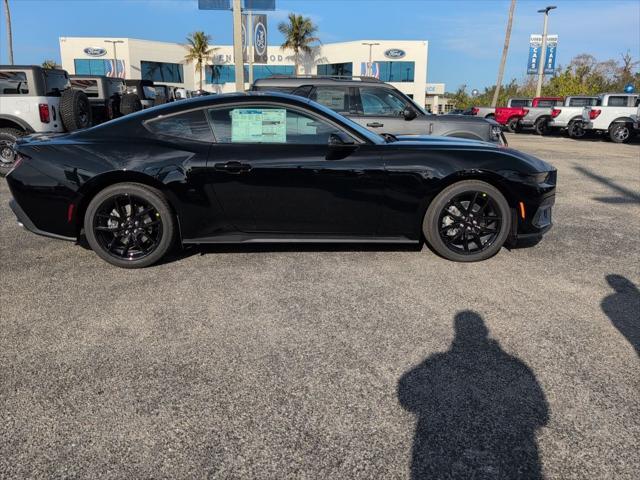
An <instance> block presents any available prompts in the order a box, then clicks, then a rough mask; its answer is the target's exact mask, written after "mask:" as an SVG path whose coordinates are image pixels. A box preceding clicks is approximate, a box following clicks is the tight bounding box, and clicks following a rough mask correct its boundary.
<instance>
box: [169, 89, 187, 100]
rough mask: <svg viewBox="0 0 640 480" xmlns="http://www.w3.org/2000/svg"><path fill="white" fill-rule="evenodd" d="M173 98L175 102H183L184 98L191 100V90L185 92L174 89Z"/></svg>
mask: <svg viewBox="0 0 640 480" xmlns="http://www.w3.org/2000/svg"><path fill="white" fill-rule="evenodd" d="M173 96H174V97H175V99H176V100H184V99H186V98H191V90H187V89H186V88H179V87H176V88H175V89H174V91H173Z"/></svg>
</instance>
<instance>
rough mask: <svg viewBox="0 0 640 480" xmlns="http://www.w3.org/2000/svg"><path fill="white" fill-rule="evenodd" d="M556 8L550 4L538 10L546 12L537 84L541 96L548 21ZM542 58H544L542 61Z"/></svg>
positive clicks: (538, 93)
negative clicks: (550, 13)
mask: <svg viewBox="0 0 640 480" xmlns="http://www.w3.org/2000/svg"><path fill="white" fill-rule="evenodd" d="M554 8H558V7H556V6H554V5H550V6H548V7H546V8H543V9H542V10H538V13H544V26H543V27H542V51H541V52H540V57H539V58H538V84H537V85H536V97H539V96H540V94H541V93H542V79H543V78H544V66H545V63H546V57H547V23H548V21H549V11H550V10H553V9H554ZM540 59H542V61H541V60H540Z"/></svg>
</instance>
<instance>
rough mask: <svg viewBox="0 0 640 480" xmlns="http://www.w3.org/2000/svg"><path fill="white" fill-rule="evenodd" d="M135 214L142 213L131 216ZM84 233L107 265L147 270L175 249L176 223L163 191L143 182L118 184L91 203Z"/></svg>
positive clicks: (101, 193) (86, 215)
mask: <svg viewBox="0 0 640 480" xmlns="http://www.w3.org/2000/svg"><path fill="white" fill-rule="evenodd" d="M132 211H135V212H137V213H138V214H137V215H131V212H132ZM137 222H140V223H137ZM84 231H85V236H86V238H87V242H88V243H89V245H90V246H91V248H92V250H93V251H94V252H95V253H96V254H97V255H98V256H99V257H100V258H102V259H103V260H105V261H106V262H108V263H110V264H112V265H115V266H117V267H122V268H144V267H148V266H150V265H153V264H154V263H156V262H157V261H158V260H160V259H161V258H162V257H164V255H165V254H166V253H167V252H168V251H169V250H170V249H171V247H172V245H173V243H174V240H175V237H176V221H175V218H174V215H173V213H172V211H171V207H170V206H169V203H168V202H167V199H166V198H165V196H164V195H163V194H162V192H160V191H159V190H157V189H155V188H151V187H149V186H147V185H143V184H140V183H117V184H115V185H111V186H110V187H107V188H105V189H104V190H102V191H100V192H99V193H98V194H97V195H96V196H95V197H94V198H93V199H92V200H91V202H90V203H89V205H88V207H87V211H86V212H85V215H84Z"/></svg>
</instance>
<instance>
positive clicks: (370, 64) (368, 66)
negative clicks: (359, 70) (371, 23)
mask: <svg viewBox="0 0 640 480" xmlns="http://www.w3.org/2000/svg"><path fill="white" fill-rule="evenodd" d="M362 45H369V63H367V76H369V77H371V76H372V74H373V68H372V67H373V64H372V63H371V58H372V57H371V50H372V48H373V46H374V45H380V44H379V43H378V42H362Z"/></svg>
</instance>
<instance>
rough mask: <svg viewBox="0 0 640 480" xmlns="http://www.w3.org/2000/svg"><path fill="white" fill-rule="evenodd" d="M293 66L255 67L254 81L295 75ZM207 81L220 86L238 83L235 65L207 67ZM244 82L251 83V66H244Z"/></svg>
mask: <svg viewBox="0 0 640 480" xmlns="http://www.w3.org/2000/svg"><path fill="white" fill-rule="evenodd" d="M293 68H294V67H293V65H254V66H253V79H254V80H258V79H259V78H268V77H271V76H273V75H293ZM205 72H206V76H205V81H206V83H208V84H216V85H220V84H223V83H233V82H235V81H236V69H235V67H234V66H233V65H207V67H206V70H205ZM244 80H245V82H248V81H249V65H245V66H244Z"/></svg>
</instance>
